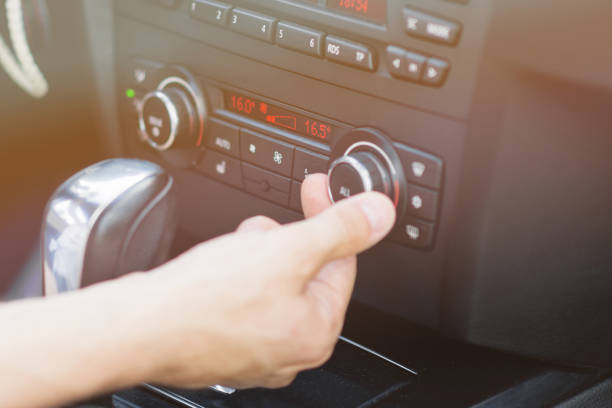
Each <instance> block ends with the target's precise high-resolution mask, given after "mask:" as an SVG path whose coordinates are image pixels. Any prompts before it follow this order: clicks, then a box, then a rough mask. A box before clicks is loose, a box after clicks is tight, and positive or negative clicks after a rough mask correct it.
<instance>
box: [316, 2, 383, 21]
mask: <svg viewBox="0 0 612 408" xmlns="http://www.w3.org/2000/svg"><path fill="white" fill-rule="evenodd" d="M327 7H328V8H330V9H334V10H341V11H344V12H345V13H348V14H352V15H354V16H359V17H362V18H364V19H366V20H372V21H374V22H376V23H379V24H386V23H387V0H327Z"/></svg>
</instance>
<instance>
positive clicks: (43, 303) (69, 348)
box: [0, 276, 154, 407]
mask: <svg viewBox="0 0 612 408" xmlns="http://www.w3.org/2000/svg"><path fill="white" fill-rule="evenodd" d="M139 279H141V278H139V277H134V276H132V277H129V278H126V279H122V280H120V281H117V282H112V283H107V284H104V285H100V286H98V287H93V288H91V289H87V290H84V291H82V292H76V293H73V294H68V295H65V296H58V297H55V298H48V299H44V300H42V299H40V300H32V301H25V302H17V303H14V304H8V305H2V306H0V327H2V335H1V337H0V389H1V391H0V406H2V407H47V406H54V405H59V404H62V403H65V402H68V401H74V400H78V399H81V398H86V397H89V396H91V395H93V394H99V393H102V392H105V391H110V390H112V389H117V388H121V387H127V386H130V385H134V384H137V383H139V382H141V381H144V380H145V379H146V378H147V376H148V375H150V371H151V370H152V369H153V367H151V364H152V359H149V358H148V356H152V355H153V353H154V351H153V350H151V348H152V344H151V339H150V336H151V334H152V333H149V332H148V331H150V330H151V327H152V326H151V324H150V322H146V321H143V319H145V320H146V315H147V310H146V308H147V305H146V304H145V303H144V302H143V301H142V299H137V298H136V297H137V296H138V294H139V292H138V290H137V288H136V286H138V285H137V283H138V282H137V281H138V280H139Z"/></svg>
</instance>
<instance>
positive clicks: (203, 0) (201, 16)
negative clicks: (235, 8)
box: [191, 0, 232, 27]
mask: <svg viewBox="0 0 612 408" xmlns="http://www.w3.org/2000/svg"><path fill="white" fill-rule="evenodd" d="M231 9H232V6H231V5H229V4H227V3H222V2H220V1H214V0H194V1H193V2H192V3H191V15H192V16H193V17H194V18H197V19H198V20H202V21H206V22H207V23H211V24H216V25H220V26H222V27H225V26H227V20H228V17H229V13H230V10H231Z"/></svg>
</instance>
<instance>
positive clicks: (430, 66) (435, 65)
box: [422, 58, 450, 86]
mask: <svg viewBox="0 0 612 408" xmlns="http://www.w3.org/2000/svg"><path fill="white" fill-rule="evenodd" d="M449 69H450V66H449V65H448V62H446V61H443V60H440V59H435V58H430V59H429V60H427V64H426V65H425V72H424V73H423V79H422V82H423V83H424V84H426V85H431V86H441V85H443V84H444V81H446V76H447V75H448V70H449Z"/></svg>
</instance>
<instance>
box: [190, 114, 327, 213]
mask: <svg viewBox="0 0 612 408" xmlns="http://www.w3.org/2000/svg"><path fill="white" fill-rule="evenodd" d="M207 146H208V147H209V149H208V150H206V152H205V153H204V157H203V159H202V160H200V162H199V163H198V164H197V165H196V166H195V169H196V170H197V171H199V172H201V173H203V174H205V175H207V176H209V177H212V178H214V179H216V180H218V181H221V182H223V183H225V184H229V185H231V186H233V187H237V188H240V189H244V190H246V191H247V192H248V193H250V194H253V195H256V196H258V197H260V198H263V199H265V200H268V201H271V202H273V203H276V204H279V205H282V206H284V207H288V208H290V209H292V210H294V211H298V212H300V213H301V212H302V203H301V199H300V194H301V186H302V182H303V181H304V180H305V178H306V175H307V174H313V173H327V171H328V167H329V162H330V159H329V157H327V156H325V155H322V154H320V153H315V152H313V151H310V150H307V149H304V148H302V147H296V146H293V145H292V144H289V143H286V142H283V141H280V140H276V139H274V138H272V137H269V136H266V135H263V134H261V133H258V132H254V131H252V130H249V129H244V128H240V127H239V126H236V125H233V124H231V123H229V122H226V121H224V120H221V119H218V118H215V117H212V118H210V119H209V127H208V143H207ZM232 156H234V157H232ZM281 156H282V158H281ZM292 175H293V178H291V177H292Z"/></svg>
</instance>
